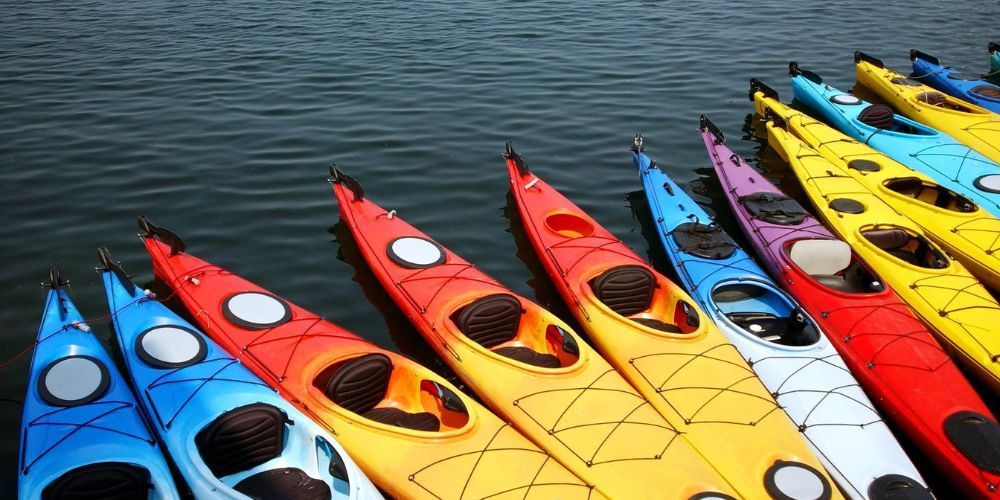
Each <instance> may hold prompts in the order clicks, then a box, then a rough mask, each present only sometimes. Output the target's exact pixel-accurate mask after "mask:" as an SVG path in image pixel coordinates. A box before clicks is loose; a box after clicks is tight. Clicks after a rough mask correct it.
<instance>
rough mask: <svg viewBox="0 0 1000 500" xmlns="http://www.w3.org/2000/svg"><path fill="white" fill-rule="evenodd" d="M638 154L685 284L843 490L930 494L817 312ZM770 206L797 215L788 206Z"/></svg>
mask: <svg viewBox="0 0 1000 500" xmlns="http://www.w3.org/2000/svg"><path fill="white" fill-rule="evenodd" d="M706 126H707V125H706ZM718 137H721V132H720V133H719V135H718ZM632 160H633V162H634V164H635V166H636V168H637V169H638V170H639V173H640V176H641V177H642V184H643V188H644V190H645V193H646V197H647V199H648V200H649V205H650V210H651V211H652V215H653V220H654V221H655V223H656V225H657V229H658V231H657V233H658V234H659V236H660V241H661V243H662V244H663V247H664V249H665V250H666V253H667V256H668V258H669V260H670V262H671V264H673V266H674V269H675V270H676V271H677V274H678V276H679V277H680V280H681V283H682V284H683V285H684V287H685V288H687V290H688V292H689V293H690V294H691V296H692V297H694V298H695V300H697V301H698V302H699V303H700V305H701V307H702V309H703V310H705V311H706V312H707V313H708V314H709V316H711V318H712V320H713V321H715V323H716V324H717V325H718V326H719V329H720V330H721V331H722V333H723V334H724V335H725V336H726V337H727V338H728V339H729V341H730V342H732V343H733V345H734V346H736V348H737V350H739V352H740V354H742V355H743V357H744V358H745V359H746V360H747V362H748V363H749V364H750V366H751V367H752V368H753V370H754V372H756V374H757V376H758V377H760V379H761V381H762V382H763V383H764V386H765V387H767V389H768V390H769V391H771V393H772V395H773V396H774V397H775V399H776V400H777V402H778V404H779V406H780V407H781V408H783V409H784V410H785V412H786V413H787V414H788V416H789V417H791V419H792V421H793V422H794V423H795V424H796V425H797V426H798V428H799V431H800V432H801V433H802V435H803V437H805V439H806V441H807V442H808V443H809V445H810V446H811V447H812V449H813V451H815V452H816V455H817V456H818V457H819V459H820V461H821V462H822V463H823V465H824V466H825V467H826V469H827V471H828V472H829V473H830V475H831V476H832V477H833V478H834V480H835V481H837V483H838V485H839V486H840V488H841V490H842V491H844V492H845V493H846V494H847V496H848V497H850V498H854V499H867V498H885V495H887V494H889V492H890V491H896V490H906V491H908V492H911V493H912V494H914V495H915V496H914V497H913V498H926V495H921V494H920V492H921V491H924V490H925V487H924V486H923V485H922V484H921V483H922V480H921V479H920V474H919V473H918V472H917V471H916V469H915V468H914V467H913V464H912V463H911V462H910V460H909V458H907V457H906V455H905V453H903V451H902V450H901V449H900V447H899V444H898V443H897V442H896V440H895V438H894V437H893V436H892V434H891V432H890V431H889V429H888V428H887V427H886V425H885V423H884V422H883V421H882V420H881V417H880V416H879V414H878V412H877V411H876V410H875V407H874V405H873V404H872V402H871V401H870V400H869V399H868V397H867V396H866V395H865V393H864V391H863V390H862V389H861V388H860V387H859V386H858V383H857V381H856V380H855V379H854V377H853V375H851V373H850V371H849V370H848V368H847V366H846V365H845V364H844V361H843V359H841V357H840V355H839V354H838V353H837V351H836V349H835V348H834V347H833V345H832V344H831V343H830V341H829V340H828V339H827V338H826V336H824V334H823V332H822V331H821V329H820V328H819V326H818V325H817V324H816V322H815V321H814V320H813V318H812V317H810V316H809V315H808V313H806V312H805V311H804V310H803V309H802V308H801V307H800V306H799V304H798V303H796V302H795V301H794V300H792V298H791V297H789V296H788V295H787V294H786V293H785V292H784V291H782V290H781V288H780V287H779V286H778V285H777V284H776V283H774V281H772V280H771V278H770V277H769V276H768V275H767V273H766V272H765V271H764V270H763V269H761V268H760V267H759V266H758V265H757V264H756V263H755V262H754V261H753V259H752V258H751V257H750V255H748V254H747V253H746V252H744V251H743V250H742V249H741V248H739V247H738V246H737V245H736V243H735V242H733V240H732V239H730V237H729V236H728V235H727V234H726V233H725V232H724V231H723V230H722V228H720V227H719V226H718V225H716V223H715V221H713V220H712V218H711V217H710V216H709V215H708V214H707V213H706V212H705V211H704V210H703V209H702V208H701V207H699V206H698V205H697V204H696V203H695V202H694V200H693V199H691V197H690V196H688V194H687V193H686V192H684V190H683V189H681V188H680V186H678V185H677V184H676V183H674V181H673V180H671V179H670V177H668V176H667V174H666V173H664V172H663V170H661V169H660V168H659V167H657V166H656V165H655V164H654V163H653V162H652V161H651V160H650V159H649V157H648V156H647V155H646V153H645V152H644V150H643V145H642V138H641V137H637V138H636V143H635V145H634V146H633V154H632ZM747 168H750V167H747ZM755 200H756V198H755ZM758 202H759V203H758ZM754 203H758V204H763V205H766V204H767V203H765V202H764V201H761V200H757V201H755V202H754ZM765 209H766V210H772V209H773V210H774V211H775V213H777V214H778V215H779V216H787V217H794V214H791V213H788V214H785V212H783V211H782V210H784V209H783V208H782V207H780V206H778V207H765ZM840 333H842V332H837V334H840Z"/></svg>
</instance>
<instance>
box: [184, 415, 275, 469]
mask: <svg viewBox="0 0 1000 500" xmlns="http://www.w3.org/2000/svg"><path fill="white" fill-rule="evenodd" d="M287 422H288V416H287V415H285V413H284V412H283V411H281V410H279V409H278V408H275V407H273V406H271V405H269V404H264V403H254V404H250V405H247V406H242V407H240V408H236V409H234V410H230V411H228V412H226V413H223V414H222V415H219V416H218V417H216V419H215V420H213V421H212V423H211V424H209V425H208V426H207V427H205V428H204V429H202V430H201V431H200V432H198V435H197V436H195V444H196V445H197V446H198V452H199V453H200V454H201V458H202V460H204V461H205V465H207V466H208V468H209V470H211V471H212V474H215V476H216V477H224V476H228V475H230V474H235V473H237V472H241V471H245V470H249V469H252V468H254V467H256V466H258V465H260V464H262V463H264V462H267V461H268V460H271V459H272V458H274V457H277V456H278V455H281V451H282V450H283V449H284V448H285V424H286V423H287Z"/></svg>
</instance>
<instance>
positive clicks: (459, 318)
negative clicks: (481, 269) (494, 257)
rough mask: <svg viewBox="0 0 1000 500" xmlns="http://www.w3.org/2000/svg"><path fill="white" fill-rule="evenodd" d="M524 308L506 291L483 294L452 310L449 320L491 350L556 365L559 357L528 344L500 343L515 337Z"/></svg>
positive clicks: (540, 364) (533, 362) (523, 360)
mask: <svg viewBox="0 0 1000 500" xmlns="http://www.w3.org/2000/svg"><path fill="white" fill-rule="evenodd" d="M523 314H524V309H522V308H521V301H520V300H518V299H517V297H514V296H513V295H511V294H509V293H496V294H492V295H486V296H484V297H480V298H478V299H476V300H475V301H473V302H472V303H470V304H468V305H466V306H464V307H462V308H460V309H458V310H457V311H455V312H454V313H452V318H451V319H452V321H453V322H454V323H455V326H457V327H458V329H459V331H461V332H462V334H463V335H465V336H466V337H468V338H470V339H472V341H473V342H475V343H477V344H479V345H481V346H483V347H485V348H487V349H491V350H493V352H495V353H497V354H499V355H501V356H503V357H506V358H510V359H513V360H515V361H520V362H521V363H525V364H529V365H533V366H538V367H542V368H558V367H559V366H561V363H560V362H559V358H558V357H556V356H555V355H553V354H548V353H540V352H537V351H535V350H533V349H531V348H529V347H523V346H506V347H498V346H499V345H501V344H503V343H505V342H510V341H511V340H514V338H515V337H517V333H518V330H519V328H520V326H521V316H522V315H523Z"/></svg>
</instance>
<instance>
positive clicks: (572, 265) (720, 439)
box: [505, 143, 839, 498]
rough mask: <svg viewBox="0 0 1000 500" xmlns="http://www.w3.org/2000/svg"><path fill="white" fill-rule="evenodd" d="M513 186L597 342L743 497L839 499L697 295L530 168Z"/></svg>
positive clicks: (515, 161)
mask: <svg viewBox="0 0 1000 500" xmlns="http://www.w3.org/2000/svg"><path fill="white" fill-rule="evenodd" d="M505 156H506V158H507V171H508V175H509V177H510V181H511V186H510V189H511V193H512V196H513V198H514V200H515V201H516V205H517V208H518V213H519V214H520V218H521V221H522V223H523V224H524V227H525V231H526V233H527V235H528V239H529V240H530V241H531V245H532V247H533V248H534V250H535V253H536V254H537V255H538V257H539V258H540V260H541V262H542V264H543V266H544V267H545V270H546V272H547V273H548V274H549V276H550V277H551V278H552V281H553V282H554V283H555V285H556V288H557V289H558V290H559V293H560V295H561V296H562V297H563V300H564V301H565V302H566V303H567V304H568V305H569V307H570V309H571V310H572V311H573V314H574V316H575V317H576V319H577V321H578V322H579V323H580V325H581V326H582V327H583V328H584V330H585V331H586V332H587V334H588V335H589V337H590V339H591V340H592V341H593V342H594V343H595V344H596V345H597V348H598V350H599V351H600V352H601V353H602V354H604V356H605V357H606V359H607V360H608V361H609V362H611V364H612V365H613V366H614V367H615V368H617V369H618V371H619V372H620V373H621V374H622V375H624V376H625V378H626V379H628V380H629V381H630V382H631V383H632V385H633V386H635V387H636V389H638V390H639V391H640V392H641V393H642V394H643V395H645V396H646V399H647V400H649V401H650V402H651V403H652V404H653V405H654V406H655V407H656V408H657V409H658V410H659V411H660V412H661V413H662V414H663V416H664V417H666V418H667V420H669V421H670V422H671V424H673V425H674V426H675V427H676V428H677V429H679V430H680V431H681V432H682V435H683V436H685V437H686V438H687V439H688V440H689V441H690V442H691V443H692V444H693V445H694V446H695V447H696V448H697V449H698V451H699V452H700V453H701V455H702V456H704V457H705V458H706V459H707V460H708V461H709V462H710V463H712V464H713V465H714V466H715V467H716V469H717V470H718V471H719V473H721V474H722V475H723V476H724V477H725V478H726V479H727V480H728V481H729V483H730V484H731V485H732V486H733V487H734V488H735V489H736V490H737V492H738V493H739V495H740V496H741V497H743V498H768V497H771V498H835V497H836V498H839V492H837V491H836V490H835V488H833V486H832V483H831V481H830V479H829V478H828V476H827V475H826V474H825V473H824V472H823V466H822V465H821V464H820V462H819V461H818V460H817V459H816V457H815V455H813V453H812V452H811V451H810V449H809V447H808V446H807V445H806V443H805V441H804V440H803V439H802V437H801V436H800V435H799V433H798V432H797V430H796V428H795V426H794V425H793V424H792V423H791V422H790V421H789V419H788V416H787V415H785V414H784V413H783V412H782V411H781V409H780V408H779V407H778V405H777V404H776V403H775V401H774V398H773V397H771V395H770V393H769V392H768V391H767V389H765V388H764V386H763V384H761V382H760V379H758V378H757V376H756V375H755V374H754V373H753V370H751V369H750V367H749V366H747V364H746V362H745V361H744V360H743V358H741V357H740V355H739V353H738V352H737V351H736V349H735V348H734V347H733V345H732V344H730V343H729V342H727V341H726V339H725V338H724V337H723V336H722V334H721V333H719V330H718V329H717V328H716V327H715V325H714V324H713V323H712V321H711V319H710V318H709V317H708V316H706V315H705V313H704V311H702V310H701V309H700V308H699V307H698V306H696V305H695V301H694V300H693V299H692V298H691V297H690V296H688V295H687V294H686V293H684V291H683V290H681V289H680V287H678V286H677V285H676V284H674V283H672V282H671V281H670V280H668V279H667V278H666V277H664V276H663V275H661V274H659V273H657V272H656V271H654V270H653V268H652V267H650V265H649V264H647V263H646V262H645V261H644V260H642V259H641V258H640V257H639V256H638V255H636V254H635V253H634V252H633V251H632V250H630V249H629V248H628V247H626V246H625V245H624V244H622V243H621V241H619V240H618V239H617V238H615V237H614V236H613V235H612V234H611V233H610V232H608V231H607V230H606V229H605V228H603V227H601V225H600V224H598V223H597V221H595V220H594V219H593V218H591V217H590V216H589V215H587V214H586V213H585V212H584V211H583V210H581V209H580V208H579V207H577V206H576V205H574V204H573V202H571V201H570V200H568V199H566V197H564V196H563V195H562V194H560V193H559V192H558V191H556V190H555V189H554V188H552V187H551V186H549V185H548V184H547V183H545V181H543V180H542V179H540V178H539V177H538V176H537V175H536V174H534V173H533V172H531V170H530V169H529V168H528V166H527V165H526V163H525V162H524V160H523V158H521V156H520V155H518V154H517V153H516V152H515V151H514V149H513V146H511V145H510V144H509V143H508V145H507V150H506V154H505Z"/></svg>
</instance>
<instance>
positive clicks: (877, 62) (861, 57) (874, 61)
mask: <svg viewBox="0 0 1000 500" xmlns="http://www.w3.org/2000/svg"><path fill="white" fill-rule="evenodd" d="M861 61H864V62H866V63H868V64H871V65H872V66H875V67H876V68H885V63H883V62H882V60H881V59H879V58H876V57H872V56H870V55H868V54H865V53H864V52H861V51H860V50H859V51H856V52H855V53H854V64H857V63H859V62H861Z"/></svg>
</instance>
